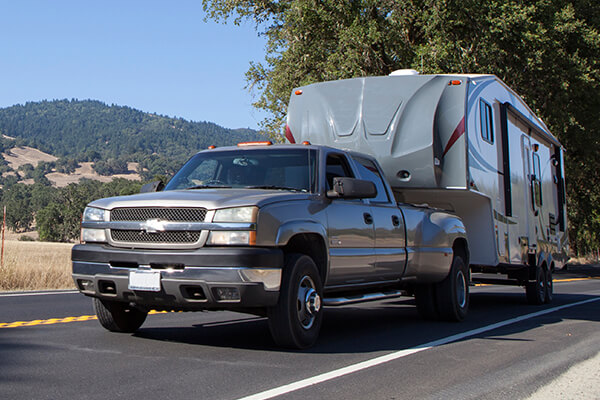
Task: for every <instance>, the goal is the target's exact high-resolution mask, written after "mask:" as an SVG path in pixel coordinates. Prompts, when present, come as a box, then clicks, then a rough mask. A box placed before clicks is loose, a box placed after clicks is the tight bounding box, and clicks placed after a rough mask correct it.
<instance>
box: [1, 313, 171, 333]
mask: <svg viewBox="0 0 600 400" xmlns="http://www.w3.org/2000/svg"><path fill="white" fill-rule="evenodd" d="M167 312H168V311H156V310H151V311H150V312H149V313H148V315H154V314H166V313H167ZM94 319H98V317H96V316H95V315H80V316H78V317H65V318H50V319H34V320H33V321H14V322H0V329H2V328H20V327H23V326H37V325H54V324H68V323H70V322H82V321H91V320H94Z"/></svg>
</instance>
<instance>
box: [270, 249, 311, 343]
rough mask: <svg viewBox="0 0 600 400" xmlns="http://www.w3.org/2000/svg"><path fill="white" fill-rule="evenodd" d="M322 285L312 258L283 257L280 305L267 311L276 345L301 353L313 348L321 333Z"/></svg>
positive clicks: (299, 256) (295, 255) (302, 256)
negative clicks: (284, 260)
mask: <svg viewBox="0 0 600 400" xmlns="http://www.w3.org/2000/svg"><path fill="white" fill-rule="evenodd" d="M322 293H323V285H322V283H321V276H320V275H319V271H318V270H317V266H316V265H315V263H314V261H313V260H312V258H310V257H309V256H306V255H303V254H290V255H289V256H287V257H286V262H285V266H284V269H283V276H282V281H281V291H280V293H279V302H278V303H277V305H276V306H274V307H271V308H269V310H268V317H269V328H270V330H271V335H272V336H273V339H274V340H275V343H277V345H279V346H282V347H288V348H296V349H304V348H307V347H310V346H312V345H314V344H315V342H316V341H317V338H318V336H319V331H320V329H321V320H322V319H323V309H322V306H321V299H322Z"/></svg>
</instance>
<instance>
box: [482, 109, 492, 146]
mask: <svg viewBox="0 0 600 400" xmlns="http://www.w3.org/2000/svg"><path fill="white" fill-rule="evenodd" d="M479 110H480V113H481V137H482V138H483V140H485V141H486V142H488V143H490V144H493V143H494V122H493V121H494V120H493V114H492V106H490V105H489V104H488V103H486V102H485V101H484V100H480V101H479Z"/></svg>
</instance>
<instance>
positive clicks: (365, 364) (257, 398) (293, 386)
mask: <svg viewBox="0 0 600 400" xmlns="http://www.w3.org/2000/svg"><path fill="white" fill-rule="evenodd" d="M594 294H595V293H594ZM598 300H600V297H596V298H593V299H588V300H582V301H579V302H576V303H570V304H565V305H562V306H558V307H553V308H548V309H546V310H541V311H537V312H534V313H530V314H525V315H522V316H520V317H515V318H511V319H507V320H505V321H500V322H497V323H495V324H491V325H487V326H484V327H481V328H477V329H472V330H470V331H467V332H463V333H458V334H456V335H452V336H448V337H445V338H442V339H438V340H434V341H432V342H428V343H424V344H421V345H419V346H416V347H413V348H410V349H405V350H400V351H396V352H393V353H390V354H386V355H384V356H380V357H376V358H372V359H370V360H366V361H362V362H359V363H356V364H352V365H349V366H347V367H343V368H339V369H336V370H333V371H330V372H326V373H323V374H320V375H316V376H313V377H311V378H306V379H302V380H299V381H296V382H292V383H289V384H287V385H283V386H279V387H277V388H273V389H269V390H265V391H263V392H260V393H256V394H253V395H250V396H246V397H242V398H240V399H238V400H265V399H271V398H273V397H276V396H281V395H284V394H287V393H291V392H295V391H297V390H300V389H304V388H306V387H309V386H313V385H316V384H318V383H323V382H326V381H329V380H332V379H335V378H339V377H342V376H344V375H349V374H352V373H355V372H358V371H361V370H364V369H367V368H371V367H374V366H377V365H381V364H384V363H387V362H390V361H393V360H397V359H399V358H402V357H406V356H409V355H411V354H415V353H419V352H421V351H424V350H429V349H431V348H434V347H438V346H441V345H444V344H448V343H451V342H456V341H458V340H462V339H465V338H467V337H469V336H475V335H478V334H480V333H484V332H488V331H491V330H494V329H498V328H501V327H504V326H507V325H511V324H514V323H517V322H521V321H525V320H527V319H531V318H535V317H539V316H541V315H545V314H550V313H553V312H555V311H559V310H562V309H565V308H570V307H576V306H580V305H583V304H587V303H592V302H595V301H598Z"/></svg>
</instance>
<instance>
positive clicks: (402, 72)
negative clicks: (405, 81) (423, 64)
mask: <svg viewBox="0 0 600 400" xmlns="http://www.w3.org/2000/svg"><path fill="white" fill-rule="evenodd" d="M406 75H419V71H416V70H414V69H397V70H395V71H392V73H391V74H390V76H406Z"/></svg>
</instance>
